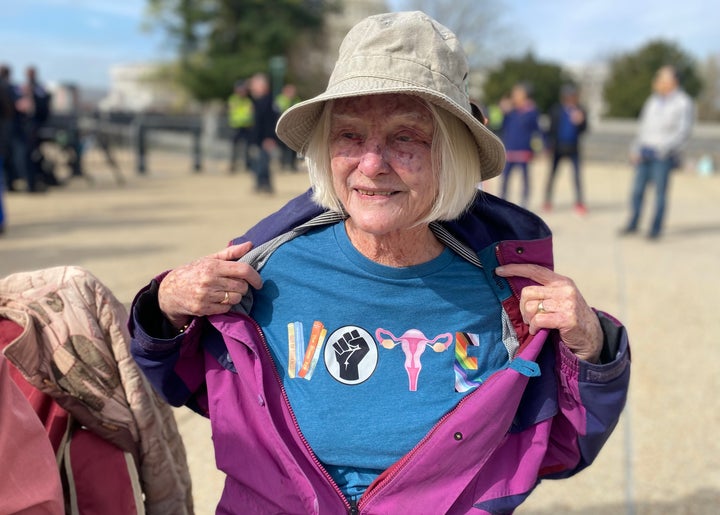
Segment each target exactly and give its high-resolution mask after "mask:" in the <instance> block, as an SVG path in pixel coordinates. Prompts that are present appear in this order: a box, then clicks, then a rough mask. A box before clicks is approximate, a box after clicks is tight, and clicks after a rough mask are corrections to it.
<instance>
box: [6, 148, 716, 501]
mask: <svg viewBox="0 0 720 515" xmlns="http://www.w3.org/2000/svg"><path fill="white" fill-rule="evenodd" d="M118 157H119V161H120V164H121V166H122V167H123V170H124V174H125V176H126V178H127V183H126V184H125V185H124V186H117V185H116V184H115V183H114V181H113V178H112V174H111V173H110V171H109V170H108V169H107V167H106V166H105V164H104V162H103V160H102V159H101V156H99V155H96V151H91V152H90V154H89V155H88V160H87V169H88V172H89V174H90V175H92V176H93V177H94V179H95V182H94V184H93V185H89V184H87V183H86V182H85V181H83V180H75V181H74V182H72V183H70V184H69V185H68V186H66V187H64V188H62V189H55V190H52V191H51V192H49V193H48V194H46V195H35V196H31V195H27V194H11V195H6V196H5V203H6V210H7V218H8V229H7V232H6V234H5V235H4V236H3V237H1V238H0V276H4V275H7V274H9V273H12V272H17V271H21V270H32V269H36V268H42V267H47V266H52V265H59V264H76V265H82V266H85V267H86V268H88V269H89V270H91V271H92V272H93V273H94V274H95V275H97V276H98V277H99V278H100V279H101V280H102V281H103V282H105V283H106V284H107V285H108V286H109V287H110V288H111V289H112V291H113V292H115V294H116V296H117V297H118V298H119V299H120V300H121V301H123V302H124V303H126V304H129V302H130V301H131V299H132V297H133V295H134V293H135V292H136V291H137V290H138V288H140V287H141V286H142V285H144V284H145V283H146V282H147V281H148V280H149V279H150V278H151V277H152V276H153V275H154V274H155V273H157V272H159V271H161V270H163V269H166V268H170V267H173V266H176V265H179V264H182V263H184V262H186V261H188V260H190V259H193V258H194V257H197V256H200V255H204V254H208V253H211V252H214V251H215V250H218V249H220V248H222V247H224V246H225V244H226V242H227V241H228V240H229V239H230V238H231V237H233V236H236V235H239V234H241V233H242V232H244V230H245V229H246V228H248V227H249V226H250V225H251V224H252V223H253V222H254V221H256V220H258V219H259V218H260V217H261V216H263V215H265V214H267V213H269V212H271V211H272V210H274V209H276V208H278V207H279V206H280V205H282V204H283V203H284V202H285V201H287V200H288V199H290V198H291V197H293V196H294V195H296V194H298V193H300V192H301V191H303V190H304V189H305V188H306V187H307V180H306V177H305V176H304V174H295V175H289V174H283V175H276V177H275V179H276V186H277V194H276V195H275V196H273V197H268V196H262V197H259V196H255V195H253V194H252V193H251V191H252V181H251V180H250V176H249V175H248V174H244V173H241V174H238V175H234V176H230V175H228V174H227V173H226V171H225V166H224V164H221V163H218V162H208V163H206V169H205V171H204V172H203V173H202V174H194V173H192V172H191V170H190V164H191V163H190V159H189V158H188V157H186V156H183V155H178V154H166V153H161V152H157V151H153V152H151V153H150V155H149V159H148V174H147V176H144V177H140V176H136V175H135V174H134V172H133V166H134V162H133V161H132V160H131V159H130V156H129V155H127V154H123V153H120V154H119V156H118ZM534 174H535V175H534V177H535V182H536V184H535V186H536V188H535V190H536V193H538V192H539V190H540V186H541V184H540V182H541V181H544V178H545V164H544V163H542V162H538V163H537V164H536V166H535V172H534ZM630 174H631V171H630V169H629V168H628V167H626V166H622V165H608V164H597V163H590V164H588V165H587V170H586V174H585V178H586V182H587V192H588V199H589V202H588V204H589V208H590V213H589V214H588V215H587V216H586V217H584V218H579V217H577V216H576V215H575V214H574V213H573V212H572V203H571V198H570V195H569V192H570V180H569V174H568V173H567V172H564V173H562V174H561V176H560V178H559V180H558V184H557V193H558V194H557V197H558V203H557V207H556V209H555V210H554V211H553V212H552V213H547V214H544V215H543V216H544V217H545V218H546V220H547V222H548V223H549V224H550V226H551V227H552V228H553V230H554V233H555V245H556V262H557V270H558V271H559V272H561V273H564V274H566V275H569V276H571V277H573V278H574V279H575V281H576V283H577V284H578V285H579V287H580V289H581V290H582V291H583V293H584V294H585V296H586V297H587V298H588V300H589V301H590V303H591V304H592V305H594V306H597V307H601V308H602V309H605V310H607V311H609V312H611V313H613V314H616V315H617V316H618V317H619V318H621V319H622V320H623V321H624V322H625V323H626V324H627V326H628V328H629V331H630V335H631V342H632V345H633V374H632V384H631V394H630V400H629V404H628V407H627V410H626V413H625V415H624V416H623V419H622V420H621V422H620V424H619V426H618V428H617V430H616V431H615V433H614V434H613V436H612V438H611V440H610V442H609V443H608V445H607V446H606V448H605V449H604V450H603V452H602V453H601V455H600V456H599V458H598V460H597V461H596V463H595V464H594V465H593V466H592V467H591V468H590V469H588V470H587V471H585V472H583V473H582V474H580V475H578V476H577V477H576V478H573V479H570V480H566V481H561V482H554V483H550V482H548V483H546V484H543V485H541V486H540V488H539V489H538V490H537V491H536V492H535V493H534V494H533V495H532V496H531V497H530V499H529V500H528V501H527V502H526V504H525V505H524V506H523V507H522V508H521V509H520V510H518V513H520V514H523V515H550V514H577V515H579V514H583V515H585V514H590V515H600V514H615V513H618V514H648V515H650V514H693V515H698V514H699V515H703V514H715V513H719V512H720V438H718V436H717V433H716V432H715V431H716V430H717V428H718V427H720V402H719V401H718V395H719V393H718V392H720V342H719V341H718V334H720V309H719V308H718V301H717V300H716V299H715V295H716V294H717V292H719V291H720V273H719V267H720V202H718V199H720V176H719V175H716V176H713V177H709V178H702V177H698V176H695V175H691V174H686V173H683V174H678V175H676V176H675V177H674V178H673V185H672V200H671V209H670V214H669V223H668V228H667V233H666V236H665V238H663V239H662V240H661V241H659V242H654V243H651V242H648V241H646V240H645V239H644V238H643V237H642V236H638V237H633V238H627V239H620V238H618V237H617V236H616V233H617V229H618V227H620V225H621V224H622V222H623V220H624V217H625V206H626V198H627V194H628V188H629V184H630V177H631V176H630ZM511 187H512V188H513V193H514V194H515V192H517V191H518V190H519V184H516V183H513V184H511ZM496 188H497V183H496V182H495V183H494V182H492V181H491V182H490V183H489V184H487V189H489V190H490V191H494V190H495V189H496ZM651 198H652V197H651ZM538 206H539V195H535V197H534V203H533V205H532V206H531V207H533V208H537V207H538ZM177 418H178V421H179V424H180V426H181V431H182V433H183V435H184V438H185V442H186V445H187V448H188V453H189V458H190V465H191V473H192V476H193V481H194V487H193V494H194V497H195V503H196V507H197V513H198V514H199V515H204V514H211V513H214V506H215V503H216V502H217V499H218V497H219V493H220V491H221V489H222V481H223V478H222V476H221V474H220V473H219V472H217V471H216V470H215V468H214V465H213V459H212V446H211V441H210V433H209V429H208V425H207V422H206V421H205V420H204V419H202V418H201V417H199V416H196V415H194V414H192V413H191V412H189V411H187V410H178V411H177Z"/></svg>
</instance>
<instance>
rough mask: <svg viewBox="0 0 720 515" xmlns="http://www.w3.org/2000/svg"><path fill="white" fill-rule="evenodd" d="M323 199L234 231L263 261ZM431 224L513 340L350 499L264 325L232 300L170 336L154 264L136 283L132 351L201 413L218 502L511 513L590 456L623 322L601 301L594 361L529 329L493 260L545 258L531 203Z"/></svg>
mask: <svg viewBox="0 0 720 515" xmlns="http://www.w3.org/2000/svg"><path fill="white" fill-rule="evenodd" d="M320 213H321V210H320V208H318V207H317V206H315V205H314V204H313V203H312V202H311V201H310V199H309V194H308V193H306V194H304V195H302V196H300V197H298V198H296V199H294V200H293V201H291V202H290V203H289V204H288V205H287V206H285V207H284V208H283V209H282V210H281V211H279V212H278V213H276V214H274V215H271V216H270V217H268V218H266V219H265V220H263V221H261V222H260V223H259V224H258V225H257V226H255V227H254V228H252V229H251V230H250V231H249V232H248V233H247V234H246V235H245V236H244V237H242V238H238V239H237V240H235V241H234V242H239V241H243V240H247V239H249V240H251V241H253V242H254V244H255V249H254V250H258V252H257V253H256V255H255V256H254V258H253V259H254V260H255V261H254V262H255V263H257V262H261V261H262V254H263V250H262V248H263V245H262V244H263V243H265V242H268V241H269V240H272V239H273V238H275V237H277V236H279V235H287V233H288V231H289V230H290V229H293V228H296V227H297V226H299V225H300V224H303V223H305V222H307V221H308V220H311V219H314V218H315V216H316V215H319V214H320ZM443 229H444V231H442V230H443ZM440 230H441V231H442V232H443V234H444V237H447V236H448V235H450V237H451V239H457V240H459V241H460V242H463V243H464V244H465V248H466V249H467V250H469V251H470V252H469V254H468V256H467V257H468V259H471V260H475V259H477V258H479V261H480V262H481V264H482V267H483V270H484V272H485V273H486V274H487V276H488V278H489V280H490V283H491V284H492V285H494V289H495V293H496V294H497V295H498V298H499V299H500V301H501V303H502V305H503V307H504V309H505V311H506V313H507V314H508V316H509V318H510V320H511V323H512V325H513V328H514V330H515V331H516V333H517V337H518V339H519V342H520V348H519V350H518V352H517V354H516V356H515V358H514V359H513V360H512V362H511V364H510V365H509V367H508V368H506V369H503V370H500V371H498V372H496V373H495V374H494V375H493V376H491V377H490V378H489V379H488V380H487V381H486V382H485V383H483V384H482V385H481V386H480V387H478V388H477V389H476V390H475V391H474V392H473V393H470V394H468V395H467V396H466V397H464V398H463V399H462V400H461V401H460V403H459V404H458V405H457V406H456V407H455V408H454V409H453V410H452V411H451V412H449V413H448V414H446V415H445V416H444V417H443V418H442V419H441V420H440V421H439V422H438V423H437V424H436V425H435V427H434V428H433V429H432V430H431V431H430V432H429V433H428V434H427V435H426V436H425V437H424V438H423V440H422V441H421V442H419V443H418V445H417V446H416V447H415V448H414V449H413V450H412V451H410V452H409V453H408V454H407V455H406V456H404V457H403V458H402V459H401V460H400V461H399V462H397V463H396V464H395V465H393V466H392V467H391V468H390V469H388V470H387V471H385V472H384V473H383V474H382V475H381V476H380V477H379V478H378V479H377V480H376V481H375V482H374V483H373V484H372V485H371V486H370V487H369V489H368V490H367V492H366V493H365V494H364V495H363V497H362V498H361V500H360V502H359V504H358V505H357V506H352V507H351V506H350V505H349V504H348V502H347V501H346V500H345V498H344V496H343V495H342V493H341V492H340V490H339V489H338V487H337V485H335V484H334V482H333V481H332V479H331V477H330V476H329V474H328V473H327V472H326V471H325V470H324V469H323V467H322V466H321V464H320V463H319V462H318V460H317V458H316V457H315V455H314V454H313V452H312V449H310V448H309V446H308V445H307V442H306V441H305V439H304V438H303V436H302V434H301V433H300V431H299V429H298V426H297V422H296V420H295V418H294V416H293V412H292V410H291V408H290V406H289V403H288V400H287V396H286V395H285V392H284V390H283V386H282V381H281V378H280V376H279V374H278V372H277V370H276V368H275V366H274V364H273V362H272V359H271V358H270V354H269V350H268V347H267V343H266V342H265V339H264V336H263V334H262V333H261V331H260V329H259V327H258V326H257V324H256V323H255V322H254V321H253V320H252V319H250V318H249V317H248V316H246V315H245V314H243V313H242V312H241V311H242V309H240V308H239V307H238V310H237V311H232V312H230V313H228V314H225V315H215V316H210V317H207V318H198V319H195V320H194V321H193V322H192V324H191V325H190V327H189V328H188V329H187V330H186V332H185V333H183V334H181V335H175V336H172V334H173V333H172V332H171V329H170V328H169V327H167V325H166V324H167V322H164V321H163V317H162V316H161V314H160V312H159V308H158V306H157V288H158V283H159V281H160V280H162V276H160V277H158V278H157V279H156V280H154V281H153V282H152V283H151V284H150V285H148V286H147V287H146V288H144V289H143V290H142V291H141V292H140V293H139V294H138V296H137V297H136V299H135V301H134V303H133V308H132V311H133V316H132V317H131V321H130V331H131V334H132V335H133V343H132V353H133V355H134V357H135V359H136V360H137V362H138V364H139V365H140V367H141V368H142V369H143V370H144V371H145V373H146V374H147V376H148V377H149V379H150V380H151V382H153V384H154V385H155V387H156V388H157V389H158V390H159V391H160V392H161V393H162V394H163V395H165V397H166V398H167V399H168V401H169V402H170V403H172V404H174V405H178V406H179V405H183V404H186V405H188V406H190V407H192V408H193V409H195V410H196V411H198V412H200V413H202V414H204V415H206V416H209V417H210V420H211V424H212V432H213V440H214V443H215V457H216V462H217V466H218V468H219V469H220V470H222V471H224V472H225V473H226V474H227V480H226V483H225V490H224V492H223V495H222V499H221V501H220V504H219V506H218V509H217V513H221V514H226V513H263V514H264V513H313V514H315V513H330V514H335V513H346V512H350V513H362V514H397V513H418V514H422V513H429V514H430V513H432V514H435V513H451V514H460V513H469V512H472V513H489V514H500V513H511V512H512V511H513V509H514V508H515V507H516V506H518V505H519V504H520V503H521V502H522V501H523V500H524V499H525V498H526V497H527V496H528V495H529V494H530V492H531V491H532V490H533V489H534V488H535V486H536V485H537V483H538V482H539V481H540V480H541V479H543V478H562V477H568V476H571V475H573V474H575V473H576V472H578V471H579V470H581V469H583V468H585V467H587V466H588V465H589V464H590V463H592V461H593V460H594V459H595V457H596V456H597V454H598V452H599V451H600V448H601V447H602V446H603V444H604V443H605V441H606V440H607V438H608V436H609V435H610V433H611V432H612V430H613V428H614V427H615V425H616V423H617V421H618V418H619V416H620V413H621V411H622V409H623V406H624V404H625V399H626V395H627V389H628V382H629V375H630V355H629V347H628V341H627V336H626V333H625V330H624V328H623V327H622V325H621V324H620V323H619V322H618V321H617V320H615V319H614V318H612V317H610V316H609V315H606V314H604V313H602V312H598V317H599V319H600V322H601V325H602V328H603V332H604V335H605V342H604V348H603V354H602V356H601V358H602V364H597V365H594V364H590V363H587V362H584V361H580V360H578V359H577V358H576V357H575V356H574V355H573V354H572V352H570V350H569V349H568V348H567V347H566V346H565V345H564V344H563V343H562V342H561V341H560V340H559V336H558V333H557V331H546V330H543V331H540V332H539V333H538V334H536V335H534V336H532V335H530V334H529V333H528V327H527V326H526V325H525V324H524V323H523V322H522V319H521V316H520V310H519V293H520V290H521V289H522V288H523V287H524V286H526V285H527V284H528V280H526V279H522V278H514V279H511V280H509V281H508V280H505V279H503V278H500V277H498V276H496V275H495V274H494V273H493V270H494V269H495V267H496V266H498V264H507V263H528V262H529V263H537V264H540V265H543V266H547V267H551V266H552V257H551V235H550V231H549V229H548V228H547V226H545V224H544V223H543V222H542V221H541V220H540V219H539V218H538V217H536V216H535V215H533V214H531V213H529V212H527V211H525V210H522V209H521V208H519V207H517V206H514V205H512V204H510V203H507V202H505V201H502V200H500V199H497V198H496V197H493V196H491V195H488V194H482V195H481V196H479V197H478V200H477V201H476V202H475V203H474V205H473V208H472V209H471V210H470V211H469V212H468V213H467V214H466V215H464V216H463V217H462V218H461V219H459V220H457V221H454V222H450V223H443V224H442V228H441V229H440ZM436 234H437V233H436ZM283 237H284V236H283ZM470 254H474V256H473V255H470ZM175 333H177V331H175ZM151 335H152V336H151ZM165 335H168V336H169V337H165V338H163V336H165Z"/></svg>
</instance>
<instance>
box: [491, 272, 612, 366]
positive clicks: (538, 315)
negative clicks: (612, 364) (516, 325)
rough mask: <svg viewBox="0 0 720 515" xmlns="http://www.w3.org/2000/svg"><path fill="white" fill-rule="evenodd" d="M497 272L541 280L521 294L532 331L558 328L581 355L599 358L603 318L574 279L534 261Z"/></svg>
mask: <svg viewBox="0 0 720 515" xmlns="http://www.w3.org/2000/svg"><path fill="white" fill-rule="evenodd" d="M495 273H496V274H497V275H499V276H500V277H525V278H527V279H530V280H532V281H534V282H536V283H538V284H537V285H534V286H526V287H525V288H523V290H522V292H521V294H520V311H521V313H522V317H523V320H524V321H525V323H526V324H528V325H529V326H530V334H536V333H537V332H538V330H539V329H557V330H558V331H560V338H562V341H563V342H564V343H565V345H567V347H568V348H569V349H570V350H571V351H572V352H573V353H574V354H575V355H576V356H577V357H578V358H580V359H583V360H586V361H590V362H592V363H597V362H598V361H599V359H600V352H601V350H602V345H603V333H602V328H601V327H600V321H599V320H598V317H597V315H596V314H595V312H594V311H593V310H592V309H590V306H588V304H587V303H586V302H585V299H584V298H583V296H582V295H581V294H580V291H579V290H578V289H577V286H575V283H574V282H573V281H572V279H570V278H568V277H565V276H562V275H560V274H556V273H555V272H553V271H551V270H549V269H547V268H545V267H542V266H539V265H531V264H512V265H503V266H500V267H498V268H496V269H495Z"/></svg>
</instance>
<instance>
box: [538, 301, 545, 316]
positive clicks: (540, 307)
mask: <svg viewBox="0 0 720 515" xmlns="http://www.w3.org/2000/svg"><path fill="white" fill-rule="evenodd" d="M537 310H538V313H547V311H546V310H545V306H543V301H542V300H541V301H540V304H538V309H537Z"/></svg>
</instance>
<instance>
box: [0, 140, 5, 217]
mask: <svg viewBox="0 0 720 515" xmlns="http://www.w3.org/2000/svg"><path fill="white" fill-rule="evenodd" d="M3 161H4V159H3V156H2V154H0V230H2V229H3V225H5V208H4V207H3V191H4V190H5V172H4V168H3V166H4V162H3Z"/></svg>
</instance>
